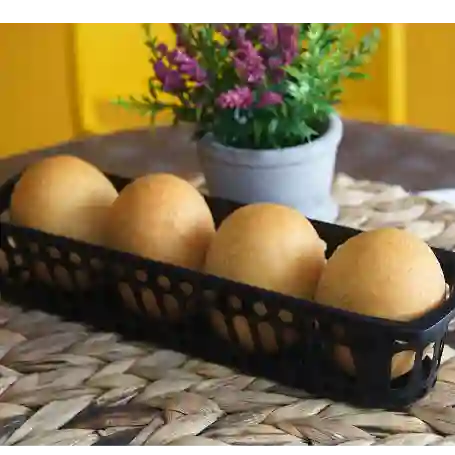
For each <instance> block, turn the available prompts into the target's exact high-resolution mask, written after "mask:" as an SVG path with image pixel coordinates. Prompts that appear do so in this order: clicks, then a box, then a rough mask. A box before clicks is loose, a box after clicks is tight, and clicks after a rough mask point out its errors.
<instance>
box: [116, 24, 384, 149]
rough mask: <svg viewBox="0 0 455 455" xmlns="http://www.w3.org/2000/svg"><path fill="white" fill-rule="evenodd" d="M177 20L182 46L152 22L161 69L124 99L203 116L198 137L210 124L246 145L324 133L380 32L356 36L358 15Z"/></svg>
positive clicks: (280, 144)
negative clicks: (324, 20) (343, 20)
mask: <svg viewBox="0 0 455 455" xmlns="http://www.w3.org/2000/svg"><path fill="white" fill-rule="evenodd" d="M171 25H172V28H173V30H174V32H175V35H176V44H175V47H174V48H168V46H167V45H166V44H164V43H161V42H159V39H158V38H157V37H156V36H153V35H152V30H151V26H150V24H144V25H143V29H144V31H145V33H146V45H147V46H148V48H149V50H150V63H151V65H152V67H153V70H154V74H153V76H151V77H150V79H149V84H148V93H147V95H145V96H143V98H142V99H137V98H134V97H131V98H130V99H128V100H124V99H120V100H119V101H118V102H119V104H121V105H123V106H126V107H132V108H134V109H137V110H139V111H140V112H142V113H144V114H146V115H150V117H151V119H152V121H153V119H154V118H155V116H156V114H158V113H159V112H162V111H166V110H171V111H172V113H173V117H174V120H175V123H179V122H190V123H193V124H194V125H195V134H196V138H201V137H203V136H204V135H205V134H207V133H211V134H213V136H214V137H215V139H216V140H217V141H218V142H219V143H221V144H224V145H227V146H232V147H236V148H247V149H276V148H285V147H292V146H296V145H299V144H303V143H306V142H308V141H311V140H312V139H314V138H317V137H319V136H320V135H322V134H324V133H325V131H326V129H327V127H328V119H329V116H330V113H332V112H333V110H334V106H336V104H337V103H339V101H340V96H341V94H342V91H343V89H342V82H343V80H345V79H363V78H364V77H365V74H364V73H363V72H361V71H360V70H361V67H362V66H363V65H364V63H365V62H366V61H367V60H368V59H369V57H370V56H371V54H372V53H373V51H374V50H375V48H376V45H377V43H378V38H379V34H378V30H376V29H373V31H372V32H371V33H369V34H367V35H365V36H364V37H362V38H361V39H359V40H358V41H356V40H355V35H354V33H353V32H352V24H314V23H311V24H171ZM160 93H165V94H167V95H168V96H167V97H166V101H164V99H163V97H162V96H160ZM169 95H170V96H169ZM168 99H169V101H167V100H168Z"/></svg>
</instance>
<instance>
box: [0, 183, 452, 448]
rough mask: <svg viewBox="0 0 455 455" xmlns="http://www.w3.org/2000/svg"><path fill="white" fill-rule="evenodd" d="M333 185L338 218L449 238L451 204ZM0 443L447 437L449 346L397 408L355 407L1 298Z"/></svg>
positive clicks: (374, 187)
mask: <svg viewBox="0 0 455 455" xmlns="http://www.w3.org/2000/svg"><path fill="white" fill-rule="evenodd" d="M199 183H203V182H199ZM334 192H335V195H336V198H337V199H338V201H339V202H340V203H341V206H342V209H341V215H340V220H339V222H340V223H341V224H345V225H350V226H354V227H360V228H362V229H368V228H372V227H378V226H384V225H394V226H403V227H405V228H407V229H410V230H412V231H413V232H415V233H417V234H418V235H420V236H421V237H422V238H424V239H425V240H427V241H429V243H431V244H434V245H437V246H441V247H444V248H447V249H452V248H454V247H455V223H454V221H455V208H453V207H451V206H449V205H446V204H434V203H432V202H430V201H428V200H425V199H423V198H420V197H416V196H411V195H409V194H407V193H406V192H405V191H404V190H403V189H402V188H400V187H398V186H388V185H384V184H379V183H371V182H363V181H354V180H352V179H350V178H349V177H347V176H345V175H340V176H338V178H337V180H336V183H335V187H334ZM452 346H455V344H452ZM0 444H6V445H94V444H102V445H105V444H109V445H224V444H237V445H266V444H268V445H455V351H454V350H453V349H452V348H451V347H449V346H447V347H446V349H445V351H444V363H443V366H442V368H441V371H440V375H439V380H438V382H437V385H436V387H435V389H434V391H433V392H431V393H430V394H429V395H428V396H427V397H425V398H424V399H422V400H421V401H420V402H418V403H416V404H415V405H414V406H412V407H411V408H410V409H409V410H408V411H407V412H401V413H400V412H386V411H383V410H381V409H377V410H363V409H356V408H353V407H351V406H348V405H346V404H343V403H334V402H331V401H330V400H326V399H318V398H314V397H312V396H309V395H308V394H306V393H305V392H303V391H301V390H291V389H289V388H285V387H282V386H280V385H278V384H274V383H272V382H270V381H268V380H264V379H261V378H254V377H250V376H245V375H242V374H238V373H237V372H234V371H232V370H230V369H228V368H225V367H222V366H217V365H213V364H208V363H206V362H202V361H200V360H196V359H192V358H189V357H187V356H185V355H183V354H180V353H176V352H171V351H165V350H160V349H156V348H155V347H153V346H150V345H144V344H139V343H137V344H134V343H124V342H122V340H121V339H120V337H119V336H118V335H115V334H110V333H96V332H93V331H90V330H89V329H88V328H86V327H84V326H82V325H79V324H73V323H68V322H61V321H59V320H58V318H57V317H55V316H51V315H48V314H44V313H41V312H38V311H31V312H24V311H21V310H20V309H19V308H18V307H15V306H12V305H10V304H8V303H6V302H3V303H2V305H1V306H0Z"/></svg>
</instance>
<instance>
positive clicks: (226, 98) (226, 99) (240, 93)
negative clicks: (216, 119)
mask: <svg viewBox="0 0 455 455" xmlns="http://www.w3.org/2000/svg"><path fill="white" fill-rule="evenodd" d="M216 104H217V105H218V106H219V107H221V108H222V109H235V108H240V109H247V108H249V107H250V106H251V105H252V104H253V93H252V91H251V89H250V88H249V87H236V88H235V89H232V90H228V91H227V92H224V93H222V94H221V95H220V96H219V97H218V98H217V100H216Z"/></svg>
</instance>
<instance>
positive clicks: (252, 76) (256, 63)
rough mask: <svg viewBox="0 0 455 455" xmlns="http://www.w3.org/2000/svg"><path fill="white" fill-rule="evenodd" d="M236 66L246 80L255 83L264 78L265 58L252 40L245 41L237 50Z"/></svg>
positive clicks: (239, 73) (239, 74)
mask: <svg viewBox="0 0 455 455" xmlns="http://www.w3.org/2000/svg"><path fill="white" fill-rule="evenodd" d="M234 66H235V69H236V71H237V74H238V76H239V77H240V79H242V80H244V81H245V82H248V83H251V84H253V83H256V82H260V81H262V79H263V78H264V74H265V66H264V62H263V59H262V57H261V56H260V55H259V52H258V51H257V49H255V47H254V46H253V44H252V42H251V41H245V43H244V44H243V46H242V47H241V48H239V49H238V50H237V51H236V52H235V54H234Z"/></svg>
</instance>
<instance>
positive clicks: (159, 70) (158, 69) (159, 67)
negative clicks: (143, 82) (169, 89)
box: [153, 60, 169, 83]
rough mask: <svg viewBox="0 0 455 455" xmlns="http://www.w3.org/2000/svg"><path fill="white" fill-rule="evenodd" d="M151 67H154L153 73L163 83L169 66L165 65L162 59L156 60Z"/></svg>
mask: <svg viewBox="0 0 455 455" xmlns="http://www.w3.org/2000/svg"><path fill="white" fill-rule="evenodd" d="M153 69H154V71H155V75H156V77H157V78H158V79H159V81H160V82H161V83H164V81H165V80H166V76H167V75H168V73H169V68H168V67H167V66H166V65H165V63H164V62H163V60H157V61H156V62H155V63H154V64H153Z"/></svg>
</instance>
